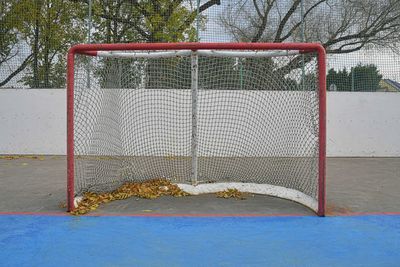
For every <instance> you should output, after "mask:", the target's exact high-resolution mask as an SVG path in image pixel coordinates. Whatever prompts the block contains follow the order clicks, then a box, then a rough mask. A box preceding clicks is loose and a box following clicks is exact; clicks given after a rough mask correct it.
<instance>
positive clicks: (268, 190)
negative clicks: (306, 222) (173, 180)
mask: <svg viewBox="0 0 400 267" xmlns="http://www.w3.org/2000/svg"><path fill="white" fill-rule="evenodd" d="M177 185H178V187H179V188H180V189H182V190H183V191H185V192H187V193H189V194H191V195H200V194H210V193H216V192H221V191H224V190H227V189H237V190H238V191H240V192H243V193H253V194H260V195H268V196H273V197H279V198H283V199H287V200H291V201H294V202H297V203H300V204H302V205H304V206H306V207H308V208H310V209H312V210H313V211H315V212H316V213H318V201H317V200H315V199H313V198H312V197H310V196H308V195H306V194H304V193H302V192H300V191H298V190H295V189H291V188H286V187H282V186H277V185H268V184H256V183H208V184H198V185H190V184H177Z"/></svg>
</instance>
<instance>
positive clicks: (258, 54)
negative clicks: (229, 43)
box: [97, 50, 300, 58]
mask: <svg viewBox="0 0 400 267" xmlns="http://www.w3.org/2000/svg"><path fill="white" fill-rule="evenodd" d="M197 53H198V54H197V55H198V56H207V57H246V58H266V57H284V56H291V55H298V54H300V51H299V50H285V51H273V52H265V51H215V50H198V51H197ZM191 54H192V50H179V51H164V52H152V53H148V52H110V51H98V52H97V56H98V57H108V58H171V57H181V56H190V55H191Z"/></svg>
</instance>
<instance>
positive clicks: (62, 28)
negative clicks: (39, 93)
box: [17, 0, 85, 88]
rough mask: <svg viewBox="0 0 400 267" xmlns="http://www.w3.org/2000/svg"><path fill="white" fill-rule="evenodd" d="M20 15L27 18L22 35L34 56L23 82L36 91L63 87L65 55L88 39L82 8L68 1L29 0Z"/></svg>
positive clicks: (22, 3)
mask: <svg viewBox="0 0 400 267" xmlns="http://www.w3.org/2000/svg"><path fill="white" fill-rule="evenodd" d="M26 11H28V12H27V13H28V14H26V13H24V12H26ZM17 12H18V13H21V14H24V16H26V20H27V23H26V24H25V25H24V27H23V28H22V29H21V33H22V34H23V35H24V36H25V38H24V39H26V40H27V42H28V44H29V46H30V47H31V50H32V51H33V53H34V56H33V60H32V63H31V64H29V66H28V70H29V71H28V73H27V74H26V75H25V76H24V77H23V79H22V80H21V81H22V82H23V83H24V84H25V85H28V86H30V87H33V88H35V87H36V88H60V87H63V86H64V85H65V68H66V62H65V61H66V60H65V55H66V53H67V51H68V49H69V47H71V46H72V45H73V44H76V43H80V42H83V41H84V39H85V29H84V25H83V23H82V21H83V19H82V18H83V16H84V13H83V12H82V9H81V8H80V6H79V5H78V4H76V3H73V2H71V1H68V0H35V1H28V0H25V1H20V5H19V9H18V11H17Z"/></svg>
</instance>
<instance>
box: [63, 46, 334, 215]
mask: <svg viewBox="0 0 400 267" xmlns="http://www.w3.org/2000/svg"><path fill="white" fill-rule="evenodd" d="M325 72H326V70H325V51H324V49H323V48H322V47H321V46H320V45H318V44H294V43H280V44H275V43H274V44H270V43H170V44H162V43H158V44H136V43H132V44H89V45H77V46H74V47H73V48H71V49H70V52H69V54H68V77H67V78H68V80H67V86H68V88H67V94H68V95H67V96H68V127H67V128H68V142H67V153H68V209H69V210H73V209H74V199H75V197H77V196H81V195H82V194H83V193H84V192H106V191H112V190H114V189H116V188H118V187H119V186H121V185H122V184H123V183H125V182H139V181H145V180H149V179H155V178H165V179H168V180H171V181H172V182H174V183H176V184H178V185H179V186H180V187H181V188H182V189H183V190H184V191H186V192H188V193H190V194H201V193H212V192H217V191H222V190H225V189H229V188H236V189H238V190H240V191H243V192H250V193H257V194H267V195H272V196H277V197H282V198H286V199H290V200H293V201H296V202H299V203H301V204H303V205H305V206H307V207H310V208H311V209H313V210H314V211H315V212H317V214H318V215H320V216H323V215H324V212H325V101H326V100H325V88H326V87H325Z"/></svg>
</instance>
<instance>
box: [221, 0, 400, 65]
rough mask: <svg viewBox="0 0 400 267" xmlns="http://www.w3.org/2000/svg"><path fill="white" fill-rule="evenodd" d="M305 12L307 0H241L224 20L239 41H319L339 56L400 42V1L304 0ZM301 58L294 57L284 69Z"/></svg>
mask: <svg viewBox="0 0 400 267" xmlns="http://www.w3.org/2000/svg"><path fill="white" fill-rule="evenodd" d="M303 10H304V11H303V12H301V0H286V1H285V0H237V1H233V2H231V3H230V4H229V6H228V7H227V8H226V10H225V12H224V13H223V14H222V15H221V17H220V22H221V24H222V26H223V27H224V28H225V29H226V31H227V32H228V33H229V34H230V35H231V36H232V38H233V39H234V40H235V41H244V42H289V41H290V42H300V41H306V42H319V43H321V44H322V45H323V46H324V47H325V48H326V50H327V52H328V53H333V54H341V53H350V52H354V51H358V50H360V49H362V48H366V47H369V46H383V47H389V48H395V47H396V45H397V44H398V43H399V42H400V1H398V0H380V1H374V0H304V9H303ZM302 27H304V28H302ZM300 62H301V60H300V58H299V57H298V58H294V59H293V60H292V61H291V62H290V64H288V65H287V66H285V69H283V70H284V71H285V72H288V71H290V70H291V69H294V68H298V67H299V66H300Z"/></svg>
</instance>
